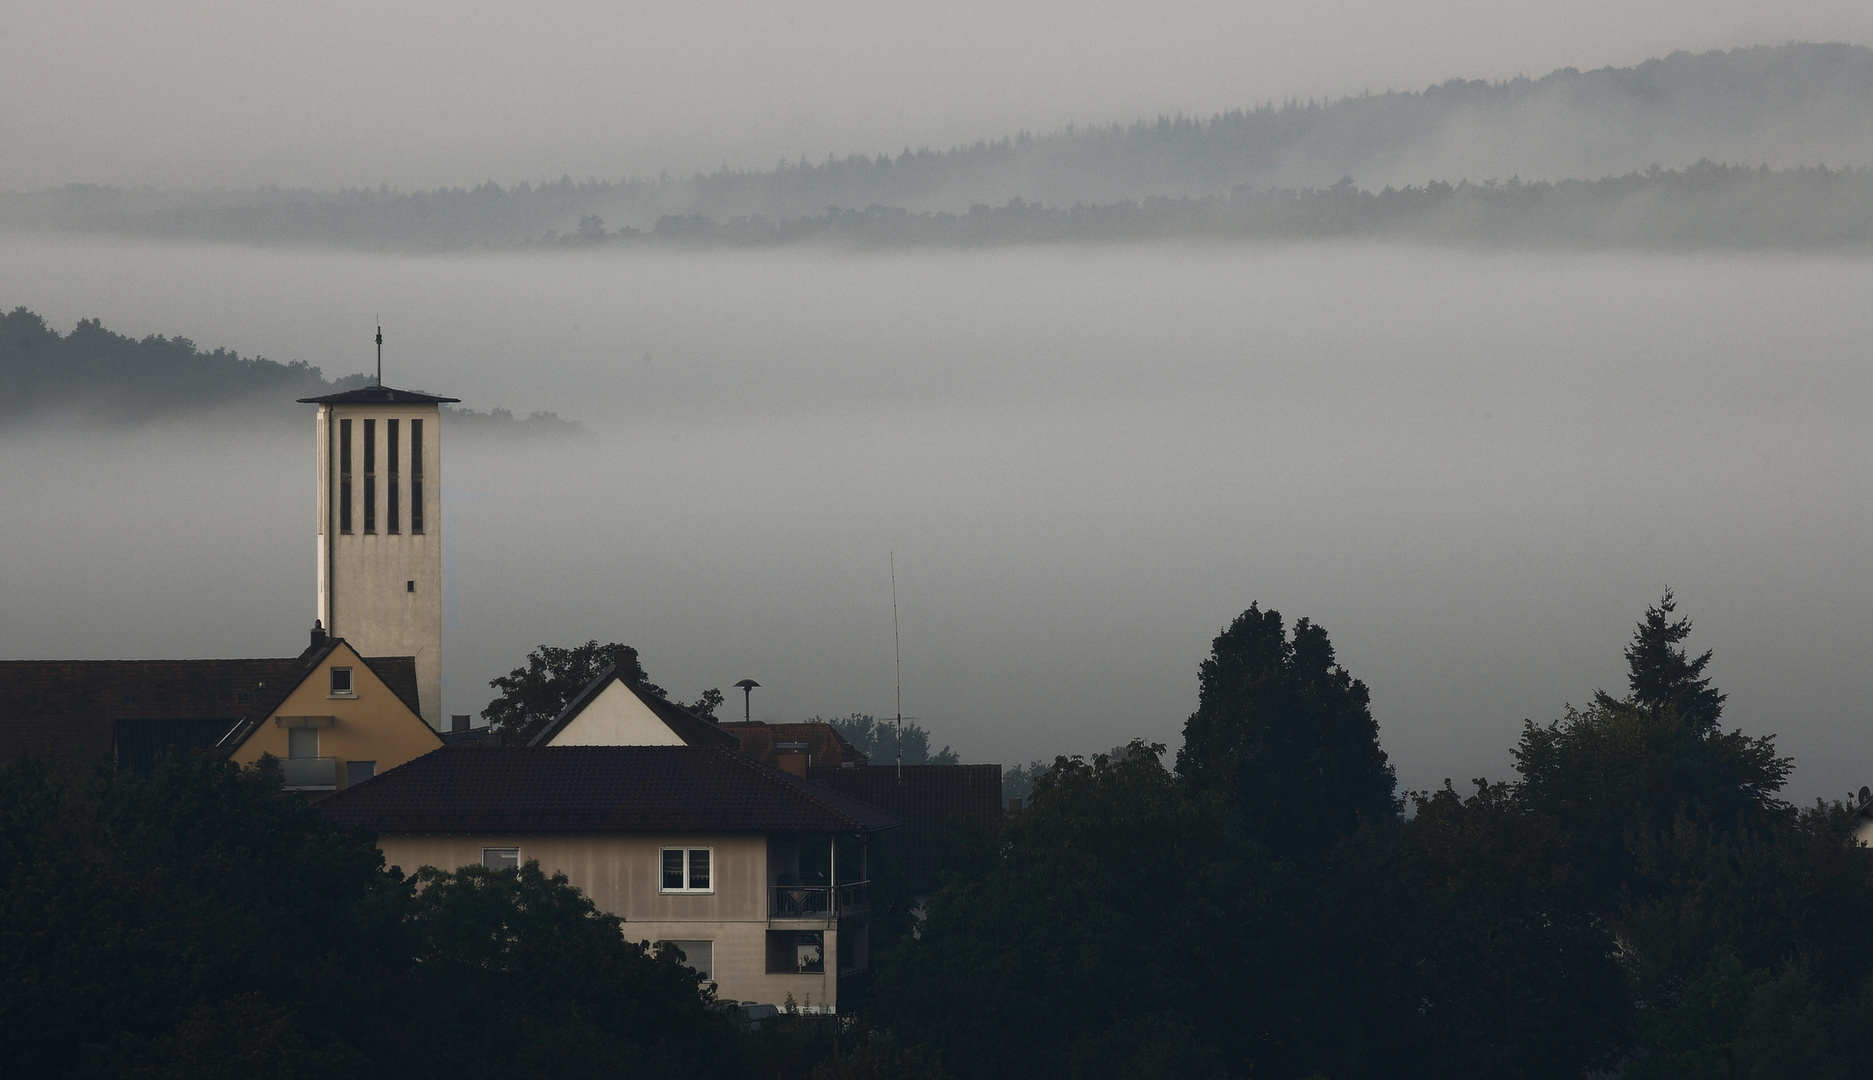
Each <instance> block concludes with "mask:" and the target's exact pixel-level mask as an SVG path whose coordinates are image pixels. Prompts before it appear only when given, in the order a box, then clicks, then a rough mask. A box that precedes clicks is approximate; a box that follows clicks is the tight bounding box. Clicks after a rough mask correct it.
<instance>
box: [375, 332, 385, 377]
mask: <svg viewBox="0 0 1873 1080" xmlns="http://www.w3.org/2000/svg"><path fill="white" fill-rule="evenodd" d="M377 385H379V386H382V385H384V324H383V323H378V324H377Z"/></svg>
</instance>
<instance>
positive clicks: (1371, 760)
mask: <svg viewBox="0 0 1873 1080" xmlns="http://www.w3.org/2000/svg"><path fill="white" fill-rule="evenodd" d="M1369 698H1370V694H1369V692H1368V691H1367V690H1366V684H1365V683H1362V682H1360V681H1359V680H1358V679H1355V678H1353V677H1352V676H1351V675H1350V674H1348V673H1347V672H1346V671H1345V669H1343V668H1341V667H1340V666H1339V665H1338V664H1337V663H1335V662H1334V655H1333V644H1332V643H1331V642H1330V641H1328V640H1327V632H1326V630H1324V629H1322V628H1321V627H1319V626H1316V625H1315V624H1314V623H1312V622H1310V621H1308V620H1307V619H1301V620H1300V621H1298V622H1296V623H1295V624H1294V634H1293V636H1292V637H1291V638H1290V637H1289V636H1288V634H1287V633H1286V631H1285V630H1284V628H1283V626H1282V622H1281V613H1280V612H1278V611H1262V610H1261V609H1260V608H1259V607H1258V606H1255V605H1250V607H1249V610H1247V611H1245V612H1243V613H1242V614H1241V615H1240V616H1238V617H1237V618H1236V620H1235V621H1234V622H1233V623H1231V624H1230V625H1229V626H1228V627H1227V628H1225V629H1224V630H1223V632H1222V633H1221V634H1220V635H1218V636H1217V638H1216V641H1215V643H1214V649H1213V651H1212V652H1211V654H1210V658H1209V659H1207V660H1205V661H1203V665H1202V667H1201V668H1200V669H1199V672H1198V677H1197V711H1196V712H1195V713H1192V714H1191V716H1190V719H1189V720H1188V721H1186V722H1185V724H1184V746H1183V749H1181V750H1179V751H1178V752H1177V771H1178V772H1179V773H1180V774H1181V775H1183V776H1184V777H1185V778H1186V779H1188V780H1189V781H1190V782H1191V783H1192V784H1194V785H1195V786H1196V787H1197V788H1199V789H1201V790H1206V791H1216V792H1220V793H1222V794H1224V795H1226V796H1227V797H1229V798H1231V799H1232V800H1234V801H1235V803H1236V804H1237V805H1238V806H1240V807H1241V808H1242V811H1243V813H1244V815H1245V817H1246V819H1247V821H1248V824H1249V828H1250V829H1251V830H1252V831H1253V832H1254V833H1255V835H1257V836H1258V837H1260V838H1261V839H1262V841H1263V842H1264V843H1266V844H1268V845H1269V846H1270V847H1272V848H1274V849H1275V850H1277V851H1287V852H1300V851H1305V852H1309V853H1314V854H1319V853H1322V852H1324V851H1326V850H1327V849H1328V848H1330V847H1332V845H1333V844H1334V843H1335V842H1336V841H1338V840H1339V839H1341V838H1342V837H1345V836H1348V835H1350V834H1351V833H1352V832H1353V830H1354V829H1356V828H1358V827H1359V824H1360V822H1361V821H1369V820H1377V819H1379V818H1382V817H1387V816H1390V815H1392V814H1394V813H1396V811H1397V804H1396V801H1395V799H1394V792H1395V790H1396V789H1397V779H1396V777H1395V776H1394V774H1393V772H1392V767H1391V765H1390V764H1389V763H1388V762H1387V761H1386V757H1385V751H1383V750H1381V749H1379V725H1378V723H1377V722H1376V721H1374V720H1373V718H1372V710H1371V708H1370V706H1369V704H1368V702H1369Z"/></svg>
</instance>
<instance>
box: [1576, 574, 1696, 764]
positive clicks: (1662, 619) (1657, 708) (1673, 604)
mask: <svg viewBox="0 0 1873 1080" xmlns="http://www.w3.org/2000/svg"><path fill="white" fill-rule="evenodd" d="M1677 610H1678V602H1677V600H1676V599H1675V598H1674V597H1673V596H1672V594H1671V590H1670V589H1666V590H1665V595H1664V596H1663V597H1662V598H1660V600H1659V602H1658V603H1657V604H1655V605H1654V606H1652V607H1649V608H1646V609H1645V617H1644V618H1643V619H1640V620H1639V627H1638V629H1637V630H1635V631H1633V635H1632V644H1631V645H1628V646H1626V665H1627V668H1628V671H1627V675H1626V681H1627V684H1628V687H1629V689H1630V693H1629V694H1628V695H1627V698H1626V700H1627V701H1628V702H1629V703H1631V704H1633V705H1636V706H1638V707H1639V708H1641V709H1644V710H1645V711H1647V712H1650V713H1654V714H1656V713H1659V712H1663V711H1664V710H1666V709H1676V710H1677V712H1678V715H1679V717H1681V718H1682V719H1683V720H1684V721H1685V722H1687V723H1688V724H1690V725H1691V726H1692V727H1694V728H1699V729H1702V728H1708V727H1714V726H1715V725H1716V723H1717V718H1718V717H1720V716H1722V715H1723V702H1724V696H1725V695H1723V694H1722V693H1719V692H1718V690H1717V688H1716V687H1714V686H1712V685H1711V684H1710V678H1709V677H1708V676H1706V675H1705V674H1704V668H1705V666H1706V665H1708V664H1709V663H1710V657H1711V653H1710V650H1708V649H1706V650H1705V651H1704V655H1702V656H1699V657H1697V658H1696V659H1692V658H1691V657H1690V656H1689V655H1688V654H1687V653H1686V652H1685V651H1684V647H1683V645H1682V644H1681V642H1683V641H1684V639H1685V638H1687V637H1689V636H1691V620H1690V619H1688V618H1684V619H1677V620H1673V619H1672V617H1671V616H1672V614H1673V613H1674V612H1676V611H1677ZM1593 700H1594V704H1596V705H1603V706H1604V705H1612V704H1614V699H1613V696H1612V695H1611V694H1608V693H1607V692H1606V691H1604V690H1596V691H1594V693H1593Z"/></svg>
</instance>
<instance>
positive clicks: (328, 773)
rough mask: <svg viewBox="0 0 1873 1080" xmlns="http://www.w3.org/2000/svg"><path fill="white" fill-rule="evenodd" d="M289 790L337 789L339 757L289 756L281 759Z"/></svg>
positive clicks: (286, 786)
mask: <svg viewBox="0 0 1873 1080" xmlns="http://www.w3.org/2000/svg"><path fill="white" fill-rule="evenodd" d="M280 771H281V772H282V773H283V774H284V775H285V778H286V783H285V784H284V785H282V786H283V787H284V788H285V789H286V790H287V791H337V790H338V759H337V758H335V757H289V758H284V759H282V760H281V761H280Z"/></svg>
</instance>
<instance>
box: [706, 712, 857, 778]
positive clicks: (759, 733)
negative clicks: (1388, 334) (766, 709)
mask: <svg viewBox="0 0 1873 1080" xmlns="http://www.w3.org/2000/svg"><path fill="white" fill-rule="evenodd" d="M721 728H722V730H723V731H726V732H728V733H730V734H732V735H734V736H735V737H736V738H737V739H740V740H741V752H742V753H744V754H747V755H748V756H749V757H751V758H753V759H755V760H756V761H760V762H764V763H766V764H768V765H779V764H780V755H781V753H782V751H781V749H780V746H781V744H783V743H804V744H805V746H804V747H803V748H802V750H803V751H804V753H805V754H806V755H807V758H808V761H807V765H808V766H809V767H813V766H819V765H847V764H850V765H863V764H865V762H866V760H867V759H866V757H865V755H864V754H861V753H859V751H858V748H857V747H855V746H853V745H852V744H851V743H849V742H847V741H845V737H844V736H843V735H840V734H839V732H838V731H837V730H836V729H835V728H834V727H833V726H832V725H831V724H768V723H763V722H761V721H759V720H755V721H752V722H744V721H736V722H734V723H729V724H723V725H721ZM790 752H796V751H791V750H790Z"/></svg>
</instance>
